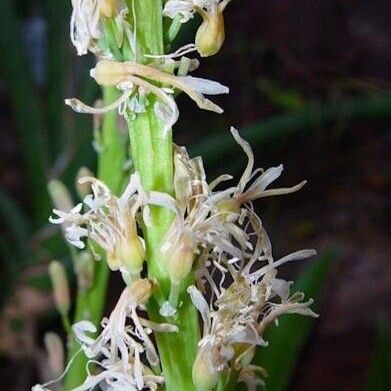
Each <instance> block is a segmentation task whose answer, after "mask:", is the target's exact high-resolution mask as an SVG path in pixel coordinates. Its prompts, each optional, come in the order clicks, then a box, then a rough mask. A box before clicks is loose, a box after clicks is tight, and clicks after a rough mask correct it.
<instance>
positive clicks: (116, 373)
mask: <svg viewBox="0 0 391 391" xmlns="http://www.w3.org/2000/svg"><path fill="white" fill-rule="evenodd" d="M152 290H153V283H152V282H151V281H150V280H148V279H140V280H137V281H134V282H133V283H132V284H131V285H129V286H128V287H126V288H125V289H124V291H123V292H122V294H121V297H120V298H119V300H118V303H117V305H116V307H115V308H114V310H113V311H112V312H111V314H110V317H109V318H103V320H102V328H103V330H102V332H101V333H100V334H99V335H98V337H96V338H93V337H91V334H92V333H96V331H97V328H96V327H95V325H94V324H93V323H91V322H89V321H86V320H84V321H81V322H78V323H76V324H74V325H73V326H72V329H73V332H74V334H75V337H76V339H77V340H78V341H79V343H80V344H81V348H82V350H83V351H84V353H85V355H86V356H87V357H88V358H89V359H90V361H89V363H93V364H95V365H97V367H98V371H97V372H96V373H94V374H91V373H89V371H88V367H87V378H86V380H85V381H84V383H83V384H82V385H80V386H78V387H76V388H74V389H73V391H89V390H92V389H94V387H96V386H99V387H100V389H104V390H107V391H123V390H134V391H137V390H138V391H139V390H151V391H155V390H157V389H158V387H159V385H161V384H163V382H164V379H163V377H162V376H159V375H156V374H155V373H154V372H153V369H156V368H157V366H158V365H159V356H158V354H157V352H156V349H155V347H154V344H153V342H152V340H151V339H150V337H149V335H150V334H151V333H152V330H153V331H155V332H177V331H178V328H177V327H176V326H175V325H171V324H165V323H162V324H156V323H153V322H149V321H148V320H146V319H144V318H142V317H141V316H140V315H139V314H138V313H137V309H138V308H139V307H141V308H142V305H143V303H145V302H146V301H147V300H148V298H149V297H150V296H151V294H152ZM129 321H130V322H129ZM52 383H53V382H50V383H47V384H46V385H43V386H41V385H37V386H35V388H33V391H42V390H45V391H49V389H48V388H46V387H47V386H48V385H50V384H52Z"/></svg>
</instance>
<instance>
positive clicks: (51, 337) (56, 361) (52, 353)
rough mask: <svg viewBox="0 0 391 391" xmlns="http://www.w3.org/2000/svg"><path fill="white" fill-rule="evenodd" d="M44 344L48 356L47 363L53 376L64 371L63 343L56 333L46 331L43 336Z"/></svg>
mask: <svg viewBox="0 0 391 391" xmlns="http://www.w3.org/2000/svg"><path fill="white" fill-rule="evenodd" d="M44 344H45V348H46V352H47V356H48V364H49V367H50V370H51V372H52V375H53V376H54V377H58V376H60V375H61V374H62V373H63V372H64V360H65V354H64V345H63V343H62V340H61V338H60V337H59V336H58V334H56V333H51V332H48V333H46V334H45V336H44Z"/></svg>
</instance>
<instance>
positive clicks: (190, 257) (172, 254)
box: [167, 233, 194, 283]
mask: <svg viewBox="0 0 391 391" xmlns="http://www.w3.org/2000/svg"><path fill="white" fill-rule="evenodd" d="M170 248H172V250H171V251H167V262H168V265H167V271H168V274H169V275H170V278H171V281H173V282H176V283H179V282H180V281H182V280H183V279H184V278H185V277H186V276H187V275H188V274H189V273H190V271H191V267H192V266H193V261H194V249H193V241H192V239H191V236H190V235H189V234H187V233H184V234H183V235H182V236H181V240H180V242H179V243H175V244H174V245H173V246H172V247H170Z"/></svg>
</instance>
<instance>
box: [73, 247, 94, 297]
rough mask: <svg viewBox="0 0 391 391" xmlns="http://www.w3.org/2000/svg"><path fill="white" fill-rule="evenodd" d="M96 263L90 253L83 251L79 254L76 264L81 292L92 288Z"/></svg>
mask: <svg viewBox="0 0 391 391" xmlns="http://www.w3.org/2000/svg"><path fill="white" fill-rule="evenodd" d="M94 269H95V261H94V259H93V258H92V256H91V254H90V253H89V252H88V251H81V252H80V253H79V254H78V257H77V262H76V264H75V273H76V275H77V283H78V286H79V288H80V289H81V290H83V291H86V290H88V289H89V288H91V286H92V282H93V279H94Z"/></svg>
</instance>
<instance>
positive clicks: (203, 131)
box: [0, 0, 391, 391]
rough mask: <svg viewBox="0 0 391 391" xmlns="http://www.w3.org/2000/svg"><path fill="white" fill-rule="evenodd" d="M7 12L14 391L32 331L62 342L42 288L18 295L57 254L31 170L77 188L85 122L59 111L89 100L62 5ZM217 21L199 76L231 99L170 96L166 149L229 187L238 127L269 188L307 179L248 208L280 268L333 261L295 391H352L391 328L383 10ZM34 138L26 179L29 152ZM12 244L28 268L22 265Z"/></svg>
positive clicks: (303, 5)
mask: <svg viewBox="0 0 391 391" xmlns="http://www.w3.org/2000/svg"><path fill="white" fill-rule="evenodd" d="M2 1H3V0H2ZM8 3H13V2H8V0H6V1H5V2H4V3H3V4H2V5H0V22H1V23H0V34H1V42H0V49H1V52H0V72H1V73H0V186H1V187H0V189H1V193H0V195H1V199H0V201H1V204H2V208H1V213H2V220H1V221H2V223H3V222H4V224H1V226H0V232H1V234H2V237H3V239H2V241H1V244H2V246H1V249H2V250H1V257H0V261H1V270H2V275H1V285H2V287H1V292H2V296H1V302H2V309H1V311H2V313H1V323H0V384H2V386H1V388H2V389H4V390H15V391H19V390H20V391H22V390H25V389H27V387H28V386H29V385H30V384H31V382H32V381H34V380H36V378H37V376H38V375H37V373H38V369H37V368H38V367H39V365H40V363H41V361H40V360H43V353H42V335H43V333H44V332H45V331H47V330H50V329H55V330H57V331H60V330H61V327H60V325H59V322H58V318H57V316H56V315H55V313H54V311H53V304H52V299H51V296H50V293H49V290H46V291H42V289H41V288H42V286H44V284H43V285H42V284H41V285H40V287H41V288H40V289H38V288H37V287H36V286H37V285H34V286H33V287H32V286H31V285H32V284H29V283H28V281H31V278H32V277H34V278H35V281H37V279H40V278H42V279H44V277H45V275H46V265H47V262H48V260H50V257H51V255H50V254H53V252H54V254H56V253H61V251H60V249H58V248H57V247H58V246H57V247H56V246H54V245H53V246H54V247H55V248H54V249H53V248H52V249H51V250H53V252H52V251H51V252H50V254H49V252H48V250H47V248H41V247H40V243H41V241H40V238H41V237H42V236H43V237H45V235H46V234H47V231H48V230H50V228H49V229H48V228H47V227H44V228H42V224H41V223H42V222H43V224H44V223H45V221H44V220H42V217H40V216H42V214H43V212H42V213H41V215H39V213H38V217H37V212H36V210H35V209H34V204H33V202H32V201H31V200H32V198H34V192H36V189H37V188H39V186H40V184H39V178H40V176H42V172H44V173H45V178H53V177H58V176H60V177H61V178H62V179H63V180H64V181H65V182H68V183H72V177H73V176H74V175H75V173H76V168H77V167H78V166H80V165H81V164H86V165H88V166H89V167H91V168H93V167H94V153H93V150H92V148H91V140H92V136H91V124H90V119H88V118H86V117H83V119H80V118H78V119H75V116H77V115H76V114H74V113H72V112H70V110H68V109H66V108H65V107H64V106H63V103H62V101H63V99H64V98H65V97H70V96H74V95H75V94H76V95H78V96H80V94H81V91H86V93H85V94H84V95H85V96H87V97H88V98H87V99H89V102H92V101H93V99H94V96H96V91H95V89H94V86H93V85H91V86H90V87H87V90H85V89H84V84H85V83H84V82H83V80H84V79H83V75H86V74H87V67H86V59H85V58H83V59H80V58H76V55H75V52H74V50H73V48H72V47H71V45H70V43H69V38H68V35H67V34H68V19H69V15H70V14H69V12H70V7H69V4H68V2H67V1H59V0H57V1H56V3H59V4H56V5H51V4H50V1H49V0H47V1H38V0H36V1H27V0H26V1H24V2H23V1H20V0H18V1H16V2H14V4H13V5H14V10H15V12H16V13H15V14H14V15H16V19H15V20H13V19H12V18H10V15H9V14H8V13H7V12H8V11H7V10H8V8H7V7H8V6H6V4H8ZM225 15H226V25H227V39H226V43H225V45H224V48H223V50H222V51H221V52H220V53H219V54H218V55H217V56H215V57H212V58H209V59H206V60H204V61H202V65H201V67H200V69H199V70H198V71H197V72H196V74H197V75H199V76H202V77H207V78H211V79H214V80H219V81H220V82H222V83H224V84H226V85H228V86H229V87H230V89H231V93H230V95H229V97H223V98H219V99H218V101H219V103H220V104H221V105H222V106H223V107H224V109H225V113H224V115H222V116H217V115H214V114H210V113H207V112H200V111H199V110H198V109H197V108H196V107H195V105H194V104H193V103H192V102H190V101H189V99H188V98H187V97H181V98H180V99H179V105H180V109H181V117H180V120H179V122H178V123H177V125H176V127H175V133H174V137H175V140H176V142H177V143H179V144H183V143H185V144H186V145H191V148H190V149H192V150H193V151H194V153H201V154H204V153H205V164H206V167H207V169H208V172H209V177H211V178H213V177H214V176H215V175H216V174H218V173H222V172H233V173H236V175H238V174H240V170H241V169H242V168H243V167H244V164H245V160H244V159H245V157H244V156H243V154H242V153H241V152H240V150H239V149H238V148H237V147H235V146H234V143H233V141H231V140H230V139H229V137H228V129H229V126H231V125H234V126H235V127H237V128H238V129H240V130H243V132H244V133H243V134H244V135H246V134H247V133H246V132H250V133H248V134H251V137H249V138H250V141H252V144H253V147H254V152H255V154H256V160H257V164H258V165H260V166H262V167H266V168H267V167H269V166H272V165H278V164H280V163H283V164H284V166H285V172H284V175H283V177H282V179H280V182H279V183H280V184H283V185H287V186H290V185H293V184H296V183H297V182H299V181H301V180H302V179H307V180H308V182H309V183H308V185H307V186H306V187H305V188H304V189H303V190H302V191H300V192H299V193H296V194H294V195H291V196H286V197H281V198H278V199H264V200H262V201H260V202H257V203H256V206H257V208H258V209H259V212H260V214H261V217H262V218H263V221H264V224H265V226H266V228H267V230H268V232H269V234H270V236H271V239H272V242H273V243H274V252H275V255H276V257H278V256H282V255H285V254H286V253H288V252H291V251H295V250H297V249H300V248H316V249H318V251H319V252H321V253H322V252H323V251H328V250H330V249H333V250H334V251H336V254H337V256H336V257H335V260H334V261H333V263H332V266H331V269H330V272H329V274H328V278H327V281H326V284H325V286H324V289H323V295H322V299H321V300H320V307H319V309H318V311H319V313H320V314H321V317H320V318H319V319H318V320H317V321H316V322H315V327H314V328H313V330H312V332H311V336H310V339H309V340H308V343H307V344H306V345H305V347H304V349H303V352H302V354H301V356H300V361H299V363H298V365H297V369H296V371H295V373H294V376H293V380H292V385H291V387H290V389H291V390H300V391H310V390H311V391H313V390H314V389H316V390H317V391H337V390H344V391H350V390H361V389H362V387H363V385H364V384H365V379H366V376H367V372H368V367H369V365H370V359H371V352H372V351H373V343H374V336H375V328H376V324H377V322H378V320H379V319H380V318H381V319H383V321H384V322H385V325H386V327H389V320H390V302H391V301H390V299H391V288H390V287H391V268H390V266H389V264H390V260H389V254H390V252H391V245H390V241H389V233H390V224H389V222H390V221H391V219H390V217H391V216H390V209H389V208H388V206H389V205H387V201H389V186H390V184H389V183H390V182H389V174H390V171H389V167H390V160H391V159H390V144H391V134H390V124H391V88H390V86H391V2H390V1H386V0H383V1H379V0H375V1H365V0H356V1H355V0H340V1H338V0H273V1H272V0H269V1H266V0H265V1H262V0H252V1H251V0H247V1H245V0H236V1H233V2H232V3H231V4H230V5H229V6H228V8H227V11H226V13H225ZM11 22H17V24H15V23H11ZM15 34H16V35H15ZM189 36H190V33H189ZM181 39H182V40H183V41H184V42H188V41H187V37H186V35H185V36H183V37H182V38H181ZM189 39H190V38H189ZM22 52H23V53H24V54H23V53H22ZM20 53H22V57H20V56H19V57H18V55H19V54H20ZM23 56H25V57H23ZM15 58H16V60H15ZM18 58H19V59H20V58H24V61H22V62H20V61H19V63H18V62H17V60H18ZM15 61H16V62H15ZM91 61H92V60H91V59H90V64H91ZM87 63H88V61H87ZM37 118H38V121H37ZM37 123H38V124H39V125H40V126H39V127H38V128H39V129H38V131H37V132H36V133H33V130H31V132H30V133H29V132H28V128H29V126H31V129H33V126H35V125H36V124H37ZM26 129H27V130H26ZM224 133H225V134H226V137H223V139H220V138H219V137H221V135H222V134H224ZM26 134H30V136H31V137H32V140H33V141H31V139H29V136H26ZM37 137H38V139H39V140H38V141H39V142H38V145H40V147H39V146H38V149H35V150H34V148H37V147H36V146H35V147H34V148H33V147H31V148H32V152H31V153H35V152H34V151H40V153H39V156H37V157H36V159H37V160H36V162H35V163H36V164H37V165H36V166H34V167H31V163H29V162H28V159H27V160H26V153H27V154H28V153H29V152H28V150H29V148H30V145H31V146H34V145H35V144H36V143H35V141H37ZM216 137H217V141H216ZM29 140H30V141H29ZM34 140H35V141H34ZM213 143H214V144H213ZM215 144H217V146H218V147H217V149H213V150H212V151H211V150H210V149H209V150H208V149H207V147H208V145H209V146H210V145H215ZM26 150H27V152H26ZM59 156H61V159H59V158H58V157H59ZM41 161H42V164H41V166H39V164H40V163H39V162H41ZM37 162H38V163H37ZM70 162H73V163H70ZM37 167H38V168H37ZM39 167H41V168H43V169H44V171H43V170H41V171H39ZM37 183H38V184H37ZM34 186H36V187H34ZM9 202H11V204H9ZM45 202H46V201H45V199H44V198H42V205H44V204H45ZM13 207H14V208H17V209H19V210H20V211H21V212H22V215H23V216H24V217H23V218H24V219H25V220H26V221H27V226H28V227H29V228H28V229H29V233H28V235H27V236H28V237H29V239H28V240H26V241H24V239H23V238H24V236H23V235H22V234H23V233H24V231H23V230H24V228H23V227H22V226H21V227H19V229H18V228H16V229H14V230H12V229H11V230H10V229H9V223H8V220H9V219H10V218H11V220H12V219H13V218H15V217H14V214H12V213H13V209H12V208H13ZM46 210H47V213H46V214H47V215H48V214H49V212H50V209H49V207H48V208H47V209H46ZM11 212H12V213H11ZM25 238H26V236H25ZM18 246H22V247H24V248H25V251H27V254H28V253H29V252H31V253H34V256H31V259H30V258H29V259H28V260H26V259H25V258H24V259H22V261H20V262H19V261H18V259H19V258H18V256H17V250H16V248H17V247H18ZM53 246H52V247H53ZM60 247H61V246H60ZM25 254H26V253H25ZM310 262H311V261H305V262H302V263H298V264H295V265H289V266H287V267H284V268H283V269H281V274H282V275H284V276H285V277H291V276H294V275H296V274H298V273H299V272H300V270H301V269H302V268H305V267H306V266H307V265H308V264H309V263H310ZM118 289H119V288H118ZM113 295H114V294H113ZM109 306H110V304H109ZM384 390H385V389H384Z"/></svg>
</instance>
